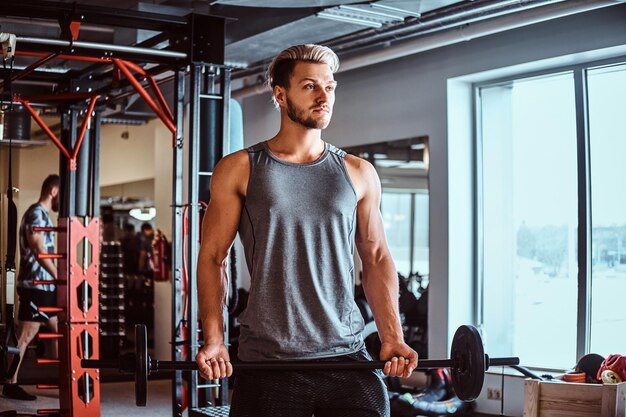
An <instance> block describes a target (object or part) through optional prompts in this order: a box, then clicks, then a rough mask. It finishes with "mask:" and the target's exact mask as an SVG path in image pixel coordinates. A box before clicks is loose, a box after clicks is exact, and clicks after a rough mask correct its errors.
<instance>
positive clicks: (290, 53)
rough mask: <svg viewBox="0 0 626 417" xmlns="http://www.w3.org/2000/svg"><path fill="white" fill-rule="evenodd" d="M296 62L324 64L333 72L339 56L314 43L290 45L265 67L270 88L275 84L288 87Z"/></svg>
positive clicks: (337, 67)
mask: <svg viewBox="0 0 626 417" xmlns="http://www.w3.org/2000/svg"><path fill="white" fill-rule="evenodd" d="M298 62H311V63H317V64H326V65H328V66H329V67H330V70H331V71H332V72H333V73H335V72H337V70H338V69H339V58H338V57H337V55H336V54H335V53H334V52H333V50H332V49H330V48H328V47H326V46H322V45H315V44H311V43H309V44H306V45H294V46H291V47H289V48H287V49H285V50H284V51H282V52H281V53H279V54H278V55H276V57H275V58H274V59H273V60H272V62H271V63H270V65H269V67H268V69H267V83H268V84H269V86H270V87H271V88H274V87H275V86H277V85H280V86H281V87H286V88H288V87H289V78H290V77H291V74H292V73H293V68H294V67H295V66H296V64H297V63H298Z"/></svg>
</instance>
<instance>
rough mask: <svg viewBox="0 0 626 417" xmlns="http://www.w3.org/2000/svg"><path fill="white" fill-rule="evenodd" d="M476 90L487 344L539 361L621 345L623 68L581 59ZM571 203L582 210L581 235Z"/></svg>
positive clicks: (559, 365)
mask: <svg viewBox="0 0 626 417" xmlns="http://www.w3.org/2000/svg"><path fill="white" fill-rule="evenodd" d="M476 91H477V94H478V108H479V120H478V125H479V126H480V128H479V140H478V149H477V155H478V158H477V160H478V161H479V163H478V164H477V199H476V201H477V204H478V210H477V219H476V221H477V232H478V233H477V237H480V239H477V242H476V243H477V248H478V251H477V252H478V256H479V262H478V265H479V269H478V285H479V288H480V291H479V294H480V295H479V300H480V302H479V310H478V317H479V324H481V325H482V326H483V329H484V331H485V341H486V344H487V345H488V346H487V350H488V351H489V352H490V354H492V355H494V356H519V357H520V358H521V359H522V363H523V364H525V365H528V366H533V367H539V368H551V369H568V368H571V367H572V366H573V365H575V364H576V361H577V359H578V357H579V356H581V355H582V354H584V353H587V352H595V353H599V354H601V355H603V356H606V355H608V354H609V353H612V352H614V351H617V350H619V348H620V346H624V344H626V336H625V335H623V334H621V332H619V331H618V330H617V329H620V328H623V327H624V324H626V312H624V311H623V309H620V308H617V307H616V306H618V305H621V304H620V302H619V300H620V299H619V298H618V297H619V295H620V294H623V293H624V292H625V290H626V198H625V197H622V194H623V193H622V191H621V189H620V188H621V187H620V185H621V183H622V178H626V168H625V166H624V164H623V163H621V162H622V161H623V158H624V155H626V141H625V140H624V132H626V121H625V120H624V117H623V116H622V115H621V114H620V113H621V109H623V108H624V106H625V105H626V100H625V99H624V97H626V66H625V65H613V66H610V67H600V68H593V69H589V68H585V67H582V66H581V67H576V68H571V69H568V70H566V71H561V72H559V73H553V74H547V75H541V76H536V77H528V78H524V79H517V80H511V81H506V82H500V83H497V84H491V85H490V84H486V85H482V86H479V87H478V88H477V90H476ZM585 96H588V101H587V108H588V112H587V113H586V112H585V101H584V100H581V99H580V98H581V97H585ZM577 98H578V100H577ZM587 124H588V126H589V130H588V134H587V132H586V131H585V128H584V126H587ZM581 127H582V128H581ZM580 161H589V166H590V167H591V168H590V169H588V167H587V166H586V164H584V163H583V164H581V163H580ZM587 183H590V184H591V187H590V188H591V192H589V191H588V187H586V184H587ZM581 204H582V206H583V207H587V208H588V209H589V212H590V213H592V215H591V217H590V219H591V228H589V230H591V236H589V237H587V238H586V239H585V242H591V243H590V244H584V245H579V242H578V239H579V236H586V235H585V234H584V233H583V234H582V235H581V234H580V232H581V230H582V231H584V230H585V229H586V227H585V225H586V224H587V220H586V219H587V216H586V214H587V213H586V212H585V211H584V210H580V209H579V207H580V206H581ZM581 225H582V226H581ZM581 228H582V229H581ZM579 229H581V230H579ZM587 259H589V260H590V261H591V276H587V274H586V273H585V271H584V269H585V268H584V265H586V264H587ZM579 265H583V267H582V268H580V269H581V270H583V271H579ZM622 269H623V272H622ZM587 283H591V285H590V286H586V284H587ZM581 284H584V285H581ZM579 288H580V290H579ZM585 288H587V289H588V290H587V291H591V297H588V294H587V293H585ZM588 299H591V303H588V302H587V300H588ZM581 311H582V314H581ZM587 313H588V314H587ZM587 329H589V331H587Z"/></svg>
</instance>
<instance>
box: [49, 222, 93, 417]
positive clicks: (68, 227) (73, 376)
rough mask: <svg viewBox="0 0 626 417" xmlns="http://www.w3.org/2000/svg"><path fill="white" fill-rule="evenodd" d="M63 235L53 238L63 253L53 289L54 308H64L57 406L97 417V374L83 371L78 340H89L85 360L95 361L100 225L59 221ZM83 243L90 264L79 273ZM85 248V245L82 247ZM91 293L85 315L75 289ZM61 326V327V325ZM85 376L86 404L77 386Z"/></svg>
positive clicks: (64, 412)
mask: <svg viewBox="0 0 626 417" xmlns="http://www.w3.org/2000/svg"><path fill="white" fill-rule="evenodd" d="M59 226H61V228H62V229H64V230H63V231H60V232H59V233H58V235H57V240H58V244H59V250H60V251H62V252H64V253H66V254H67V256H66V259H65V261H64V262H59V265H58V273H59V277H60V278H65V279H66V281H65V284H63V285H59V286H58V287H57V305H58V306H59V307H60V306H64V307H65V308H64V310H63V311H60V312H59V331H60V332H61V333H62V334H63V336H64V337H63V338H61V339H60V340H59V359H60V362H59V374H60V375H59V376H60V378H59V381H60V387H59V402H60V405H61V407H60V408H61V414H62V415H64V416H65V415H67V416H72V417H98V416H99V415H100V371H99V370H98V369H83V368H82V367H81V364H80V361H81V359H86V357H85V355H84V352H83V348H82V341H81V338H82V337H83V333H84V332H87V334H88V335H89V337H90V339H91V345H90V346H91V352H90V355H89V359H98V358H99V355H100V353H99V352H100V350H99V324H98V319H99V312H98V308H99V291H98V268H99V263H100V261H99V260H100V221H99V219H98V218H93V219H91V221H89V223H88V224H86V225H83V224H82V223H81V221H80V220H79V219H78V218H77V217H70V218H60V219H59ZM85 239H86V240H87V241H88V242H89V244H91V263H90V264H89V265H88V266H87V268H86V269H83V264H82V262H81V260H82V254H79V253H78V249H79V245H80V244H81V242H84V241H85ZM85 244H86V243H85ZM85 282H86V283H87V285H89V287H90V289H91V305H90V306H89V307H88V309H87V310H86V311H85V310H83V306H82V305H79V300H78V289H79V288H81V286H82V285H83V283H85ZM61 323H63V324H61ZM86 375H89V379H90V380H91V386H92V387H93V396H92V397H91V398H90V399H89V401H88V402H85V401H84V400H83V399H81V392H79V390H80V387H79V383H80V381H81V380H83V381H84V379H85V377H86Z"/></svg>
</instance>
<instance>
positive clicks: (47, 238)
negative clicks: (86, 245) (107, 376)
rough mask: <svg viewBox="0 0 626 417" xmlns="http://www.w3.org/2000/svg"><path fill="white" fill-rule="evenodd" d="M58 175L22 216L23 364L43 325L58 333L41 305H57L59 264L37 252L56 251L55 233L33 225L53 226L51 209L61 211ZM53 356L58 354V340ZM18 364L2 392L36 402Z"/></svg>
mask: <svg viewBox="0 0 626 417" xmlns="http://www.w3.org/2000/svg"><path fill="white" fill-rule="evenodd" d="M59 183H60V180H59V176H58V175H56V174H52V175H49V176H48V177H47V178H46V179H45V180H44V182H43V184H42V186H41V194H40V195H39V201H37V202H36V203H35V204H33V205H32V206H30V207H29V208H28V210H26V212H25V213H24V216H23V217H22V222H21V223H20V230H19V242H20V270H19V274H18V277H17V294H18V296H19V300H20V306H19V310H18V315H17V319H18V322H17V335H18V340H17V346H18V348H19V349H20V365H21V363H22V361H23V360H24V355H25V353H26V348H27V347H28V345H29V344H30V342H31V341H32V340H33V339H34V338H35V336H36V335H37V332H39V329H40V327H41V325H42V324H43V325H45V326H46V327H48V329H50V331H51V332H54V333H57V330H58V319H57V316H56V314H54V313H42V312H39V307H53V306H56V305H57V296H56V286H55V285H54V281H55V280H56V279H57V267H56V265H55V264H54V261H53V260H52V259H40V258H38V256H37V255H39V254H42V253H54V233H53V232H50V231H46V232H37V231H34V230H33V228H34V227H53V226H54V225H53V224H52V220H50V212H51V211H53V212H55V213H56V212H57V211H59ZM35 281H50V283H49V284H41V283H37V284H35ZM54 343H55V344H54V351H53V356H54V357H56V356H57V355H56V353H57V352H56V350H57V349H56V342H54ZM20 365H18V367H17V370H16V371H15V374H14V375H13V376H12V377H11V379H10V380H9V381H8V383H6V384H5V385H4V387H3V388H2V395H4V396H5V397H7V398H12V399H14V400H25V401H33V400H35V399H37V397H36V396H34V395H31V394H29V393H27V392H26V391H24V389H23V388H22V387H20V386H19V385H18V384H17V375H18V372H19V369H20Z"/></svg>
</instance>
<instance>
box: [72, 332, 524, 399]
mask: <svg viewBox="0 0 626 417" xmlns="http://www.w3.org/2000/svg"><path fill="white" fill-rule="evenodd" d="M147 340H148V336H147V332H146V326H145V325H142V324H138V325H136V326H135V342H136V343H135V353H134V354H132V353H130V354H126V355H123V356H122V357H121V358H120V359H118V360H92V359H83V360H82V361H81V366H82V367H83V368H101V369H107V368H113V369H119V370H120V371H124V372H130V373H133V374H134V375H135V404H137V405H138V406H145V405H146V401H147V396H148V393H147V388H148V375H149V374H150V373H151V372H157V371H159V370H166V369H167V370H191V371H197V370H198V364H197V363H195V362H189V361H159V360H156V359H152V358H150V356H148V342H147ZM385 363H386V362H385V361H361V362H359V361H356V362H325V361H321V362H319V361H318V362H311V361H308V362H307V361H275V362H236V363H233V364H232V365H233V372H237V371H305V370H306V371H310V370H320V371H335V370H359V369H361V370H372V369H382V368H383V367H384V366H385ZM518 364H519V358H515V357H510V358H489V356H487V355H486V354H485V351H484V350H483V341H482V339H481V337H480V334H479V333H478V330H476V328H475V327H473V326H467V325H464V326H461V327H459V328H458V329H457V331H456V333H455V334H454V338H453V339H452V347H451V349H450V359H423V360H420V361H419V363H418V366H417V369H432V368H450V370H451V372H452V386H453V388H454V392H455V393H456V395H457V396H458V397H459V398H460V399H461V400H463V401H473V400H474V399H475V398H476V397H478V395H479V394H480V391H481V389H482V387H483V382H484V380H485V371H486V370H487V369H488V368H489V367H490V366H506V365H518Z"/></svg>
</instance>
